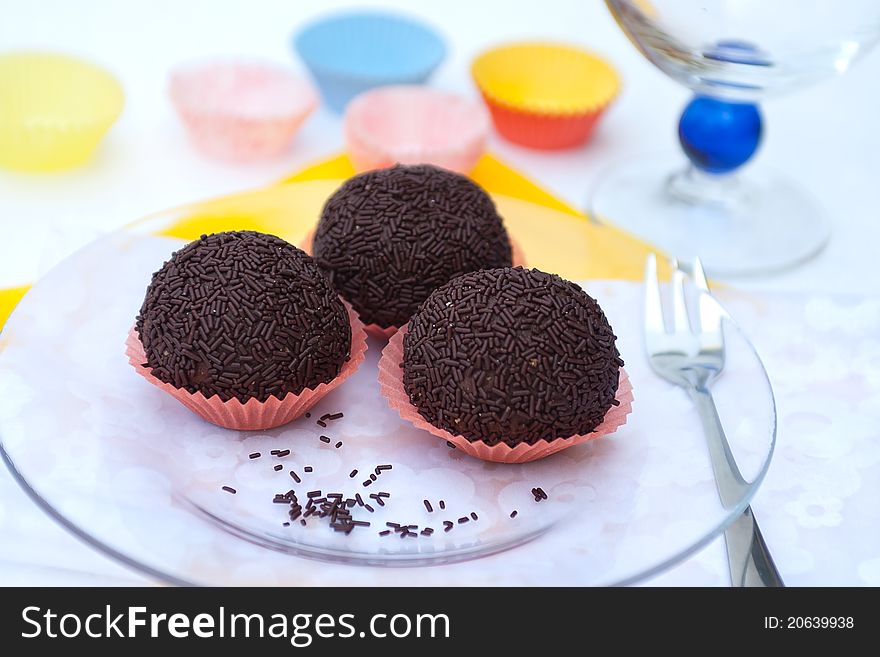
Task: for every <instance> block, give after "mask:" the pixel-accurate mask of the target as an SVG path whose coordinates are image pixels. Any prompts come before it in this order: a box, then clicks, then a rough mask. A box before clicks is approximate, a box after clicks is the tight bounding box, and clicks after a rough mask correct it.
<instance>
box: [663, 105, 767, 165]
mask: <svg viewBox="0 0 880 657" xmlns="http://www.w3.org/2000/svg"><path fill="white" fill-rule="evenodd" d="M678 139H679V141H680V142H681V146H682V148H683V149H684V152H685V154H686V155H687V156H688V158H689V159H690V161H691V162H692V163H693V164H694V166H695V167H697V168H698V169H700V170H702V171H705V172H707V173H715V174H720V173H728V172H730V171H733V170H734V169H736V168H737V167H740V166H742V165H743V164H745V163H746V162H748V160H749V158H751V157H752V155H754V153H755V151H756V150H758V144H759V143H760V142H761V113H760V112H759V111H758V106H757V105H753V104H751V103H734V102H730V101H725V100H719V99H717V98H709V97H708V96H696V97H695V98H694V99H693V100H692V101H691V102H690V103H688V106H687V107H685V109H684V112H682V114H681V120H680V121H679V122H678Z"/></svg>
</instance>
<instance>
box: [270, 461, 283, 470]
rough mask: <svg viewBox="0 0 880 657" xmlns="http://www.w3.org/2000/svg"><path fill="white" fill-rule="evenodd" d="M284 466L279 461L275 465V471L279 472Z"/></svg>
mask: <svg viewBox="0 0 880 657" xmlns="http://www.w3.org/2000/svg"><path fill="white" fill-rule="evenodd" d="M283 467H284V466H283V465H281V464H280V463H279V464H278V465H276V466H274V467H273V468H272V469H273V470H275V472H278V471H279V470H280V469H281V468H283Z"/></svg>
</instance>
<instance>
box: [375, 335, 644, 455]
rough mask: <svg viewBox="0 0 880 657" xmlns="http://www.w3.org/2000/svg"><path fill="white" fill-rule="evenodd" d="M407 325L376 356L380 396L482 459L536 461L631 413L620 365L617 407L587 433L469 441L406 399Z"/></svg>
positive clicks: (607, 429) (605, 430) (611, 428)
mask: <svg viewBox="0 0 880 657" xmlns="http://www.w3.org/2000/svg"><path fill="white" fill-rule="evenodd" d="M406 331H407V327H403V328H402V329H400V330H399V331H398V332H397V333H396V334H395V335H394V336H393V337H392V338H391V339H390V340H389V341H388V344H387V345H386V346H385V349H383V350H382V357H381V358H380V359H379V387H380V389H381V391H382V396H383V397H385V399H386V401H387V402H388V405H389V406H391V408H392V409H394V410H395V411H397V413H398V414H399V415H400V417H401V418H402V419H404V420H406V421H407V422H410V423H411V424H412V425H413V426H414V427H416V428H417V429H423V430H424V431H427V432H429V433H431V434H433V435H434V436H437V437H438V438H441V439H442V440H446V441H449V442H450V443H452V444H453V445H455V446H456V448H458V449H460V450H461V451H463V452H464V453H465V454H468V455H470V456H474V457H476V458H478V459H482V460H484V461H494V462H497V463H527V462H528V461H536V460H538V459H542V458H544V457H547V456H550V455H551V454H555V453H556V452H559V451H562V450H563V449H568V448H569V447H573V446H574V445H580V444H581V443H584V442H586V441H588V440H594V439H596V438H601V437H602V436H607V435H608V434H610V433H613V432H615V431H617V430H618V429H619V428H620V427H622V426H623V425H624V424H626V419H627V416H628V415H629V414H630V413H631V412H632V402H633V391H632V384H631V383H630V380H629V376H628V375H627V373H626V371H625V370H624V369H623V368H620V382H619V384H618V387H617V395H616V396H615V399H617V401H618V405H617V406H612V407H611V408H610V409H608V412H607V413H606V414H605V419H604V420H603V421H602V423H601V424H600V425H599V426H598V427H596V428H595V429H594V430H593V431H591V432H590V433H588V434H583V435H575V436H569V437H568V438H556V439H555V440H539V441H537V442H535V443H533V444H531V445H527V444H525V443H520V444H518V445H516V447H510V446H509V445H507V444H506V443H498V444H496V445H491V446H490V445H487V444H486V443H484V442H483V441H481V440H475V441H470V440H468V439H467V438H465V437H464V436H461V435H455V434H452V433H450V432H449V431H446V430H445V429H440V428H439V427H435V426H434V425H433V424H431V423H430V422H428V421H427V420H426V419H425V418H423V417H422V415H421V414H420V413H419V410H418V409H417V408H416V407H415V406H413V404H412V403H411V402H410V400H409V395H407V394H406V390H405V389H404V386H403V369H402V368H401V366H400V364H401V363H402V362H403V338H404V336H405V335H406Z"/></svg>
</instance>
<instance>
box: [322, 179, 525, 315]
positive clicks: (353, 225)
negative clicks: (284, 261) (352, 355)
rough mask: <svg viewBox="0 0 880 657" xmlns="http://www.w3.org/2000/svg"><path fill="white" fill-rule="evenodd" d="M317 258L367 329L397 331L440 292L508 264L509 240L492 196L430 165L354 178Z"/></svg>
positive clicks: (327, 218) (336, 200)
mask: <svg viewBox="0 0 880 657" xmlns="http://www.w3.org/2000/svg"><path fill="white" fill-rule="evenodd" d="M313 253H314V256H315V261H316V262H317V263H318V266H319V267H320V268H321V270H322V271H323V272H324V273H325V274H327V276H328V277H329V278H330V281H331V282H332V283H333V285H334V286H335V287H336V289H337V290H339V292H340V294H342V296H343V297H345V298H346V299H347V300H348V301H349V302H350V303H351V305H352V306H353V307H354V309H355V310H356V311H357V312H358V313H359V314H360V316H361V319H362V320H363V321H364V323H365V324H377V325H378V326H380V327H382V328H388V327H391V326H395V327H400V326H403V325H404V324H406V322H407V321H409V318H410V317H411V316H412V314H413V313H414V312H415V311H416V308H418V307H419V304H420V303H422V301H424V300H425V299H426V298H427V297H428V295H429V294H430V293H431V292H432V291H433V290H434V289H436V288H437V287H439V286H440V285H443V284H444V283H446V282H447V281H449V280H451V279H452V278H455V277H456V276H458V275H459V274H464V273H466V272H470V271H476V270H478V269H489V268H493V267H507V266H510V264H511V250H510V240H509V239H508V237H507V231H506V230H505V229H504V225H503V223H502V220H501V217H499V216H498V213H497V212H496V210H495V204H494V203H493V202H492V199H491V198H489V195H488V194H486V192H484V191H483V190H482V189H480V187H478V186H477V185H476V184H474V183H473V182H471V181H470V180H469V179H468V178H466V177H465V176H461V175H459V174H457V173H453V172H451V171H447V170H445V169H440V168H438V167H434V166H429V165H418V166H403V165H397V166H395V167H392V168H390V169H380V170H378V171H370V172H367V173H363V174H361V175H359V176H355V177H354V178H351V179H349V180H348V181H347V182H346V183H345V184H344V185H342V187H340V188H339V190H338V191H337V192H336V193H335V194H333V196H331V197H330V199H329V200H328V201H327V204H326V205H325V206H324V210H323V212H322V213H321V220H320V223H319V224H318V228H317V231H316V233H315V239H314V248H313Z"/></svg>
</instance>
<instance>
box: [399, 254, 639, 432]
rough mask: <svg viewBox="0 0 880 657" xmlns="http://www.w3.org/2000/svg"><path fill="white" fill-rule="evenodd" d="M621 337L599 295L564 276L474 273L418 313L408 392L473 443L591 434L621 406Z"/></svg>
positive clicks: (411, 332)
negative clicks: (617, 404) (610, 411)
mask: <svg viewBox="0 0 880 657" xmlns="http://www.w3.org/2000/svg"><path fill="white" fill-rule="evenodd" d="M437 327H447V330H444V331H438V329H437ZM615 339H616V338H615V336H614V333H613V332H612V329H611V326H610V325H609V324H608V321H607V319H606V318H605V315H604V313H603V312H602V309H601V308H600V307H599V305H598V304H597V303H596V301H595V300H594V299H592V298H591V297H589V296H588V295H587V294H586V293H585V292H584V291H583V290H582V289H581V288H580V287H578V286H577V285H575V284H574V283H570V282H568V281H565V280H563V279H561V278H560V277H559V276H555V275H552V274H546V273H544V272H541V271H538V270H537V269H523V268H521V267H516V268H502V269H488V270H484V271H478V272H474V273H468V274H464V275H462V276H459V277H458V278H456V279H454V280H452V281H450V282H449V283H448V284H446V285H443V286H442V287H440V288H438V289H437V290H436V291H434V292H433V293H432V294H431V295H430V296H429V297H428V298H427V299H426V300H425V302H424V303H423V304H422V305H421V306H420V307H419V309H418V311H417V312H416V313H415V314H414V315H413V317H412V319H411V321H410V323H409V329H408V331H407V334H406V336H405V337H404V358H403V363H402V364H401V367H402V368H403V383H404V388H405V390H406V392H407V394H408V395H409V399H410V401H411V402H412V404H413V405H414V406H415V407H416V408H417V409H418V410H419V413H420V414H421V415H422V417H424V418H425V419H426V420H428V421H429V422H430V423H431V424H433V425H434V426H436V427H439V428H441V429H445V430H447V431H450V432H452V433H453V434H456V435H461V436H464V437H465V438H466V439H468V440H469V441H472V442H474V441H478V440H479V441H483V442H484V443H485V444H486V445H489V446H493V445H496V444H498V443H501V442H504V443H506V444H507V445H510V446H511V447H514V446H516V445H517V444H520V443H526V444H529V445H532V444H534V443H536V442H537V441H539V440H542V439H547V440H553V439H555V438H567V437H569V436H572V435H575V434H586V433H589V432H591V431H592V430H593V429H595V428H596V426H598V425H599V424H600V423H601V422H602V420H603V419H604V417H605V413H606V412H607V411H608V409H609V408H611V406H612V404H613V402H614V397H615V394H616V392H617V384H618V376H619V370H620V366H621V365H622V364H623V361H622V360H621V359H620V354H619V353H618V351H617V348H616V346H615Z"/></svg>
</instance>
